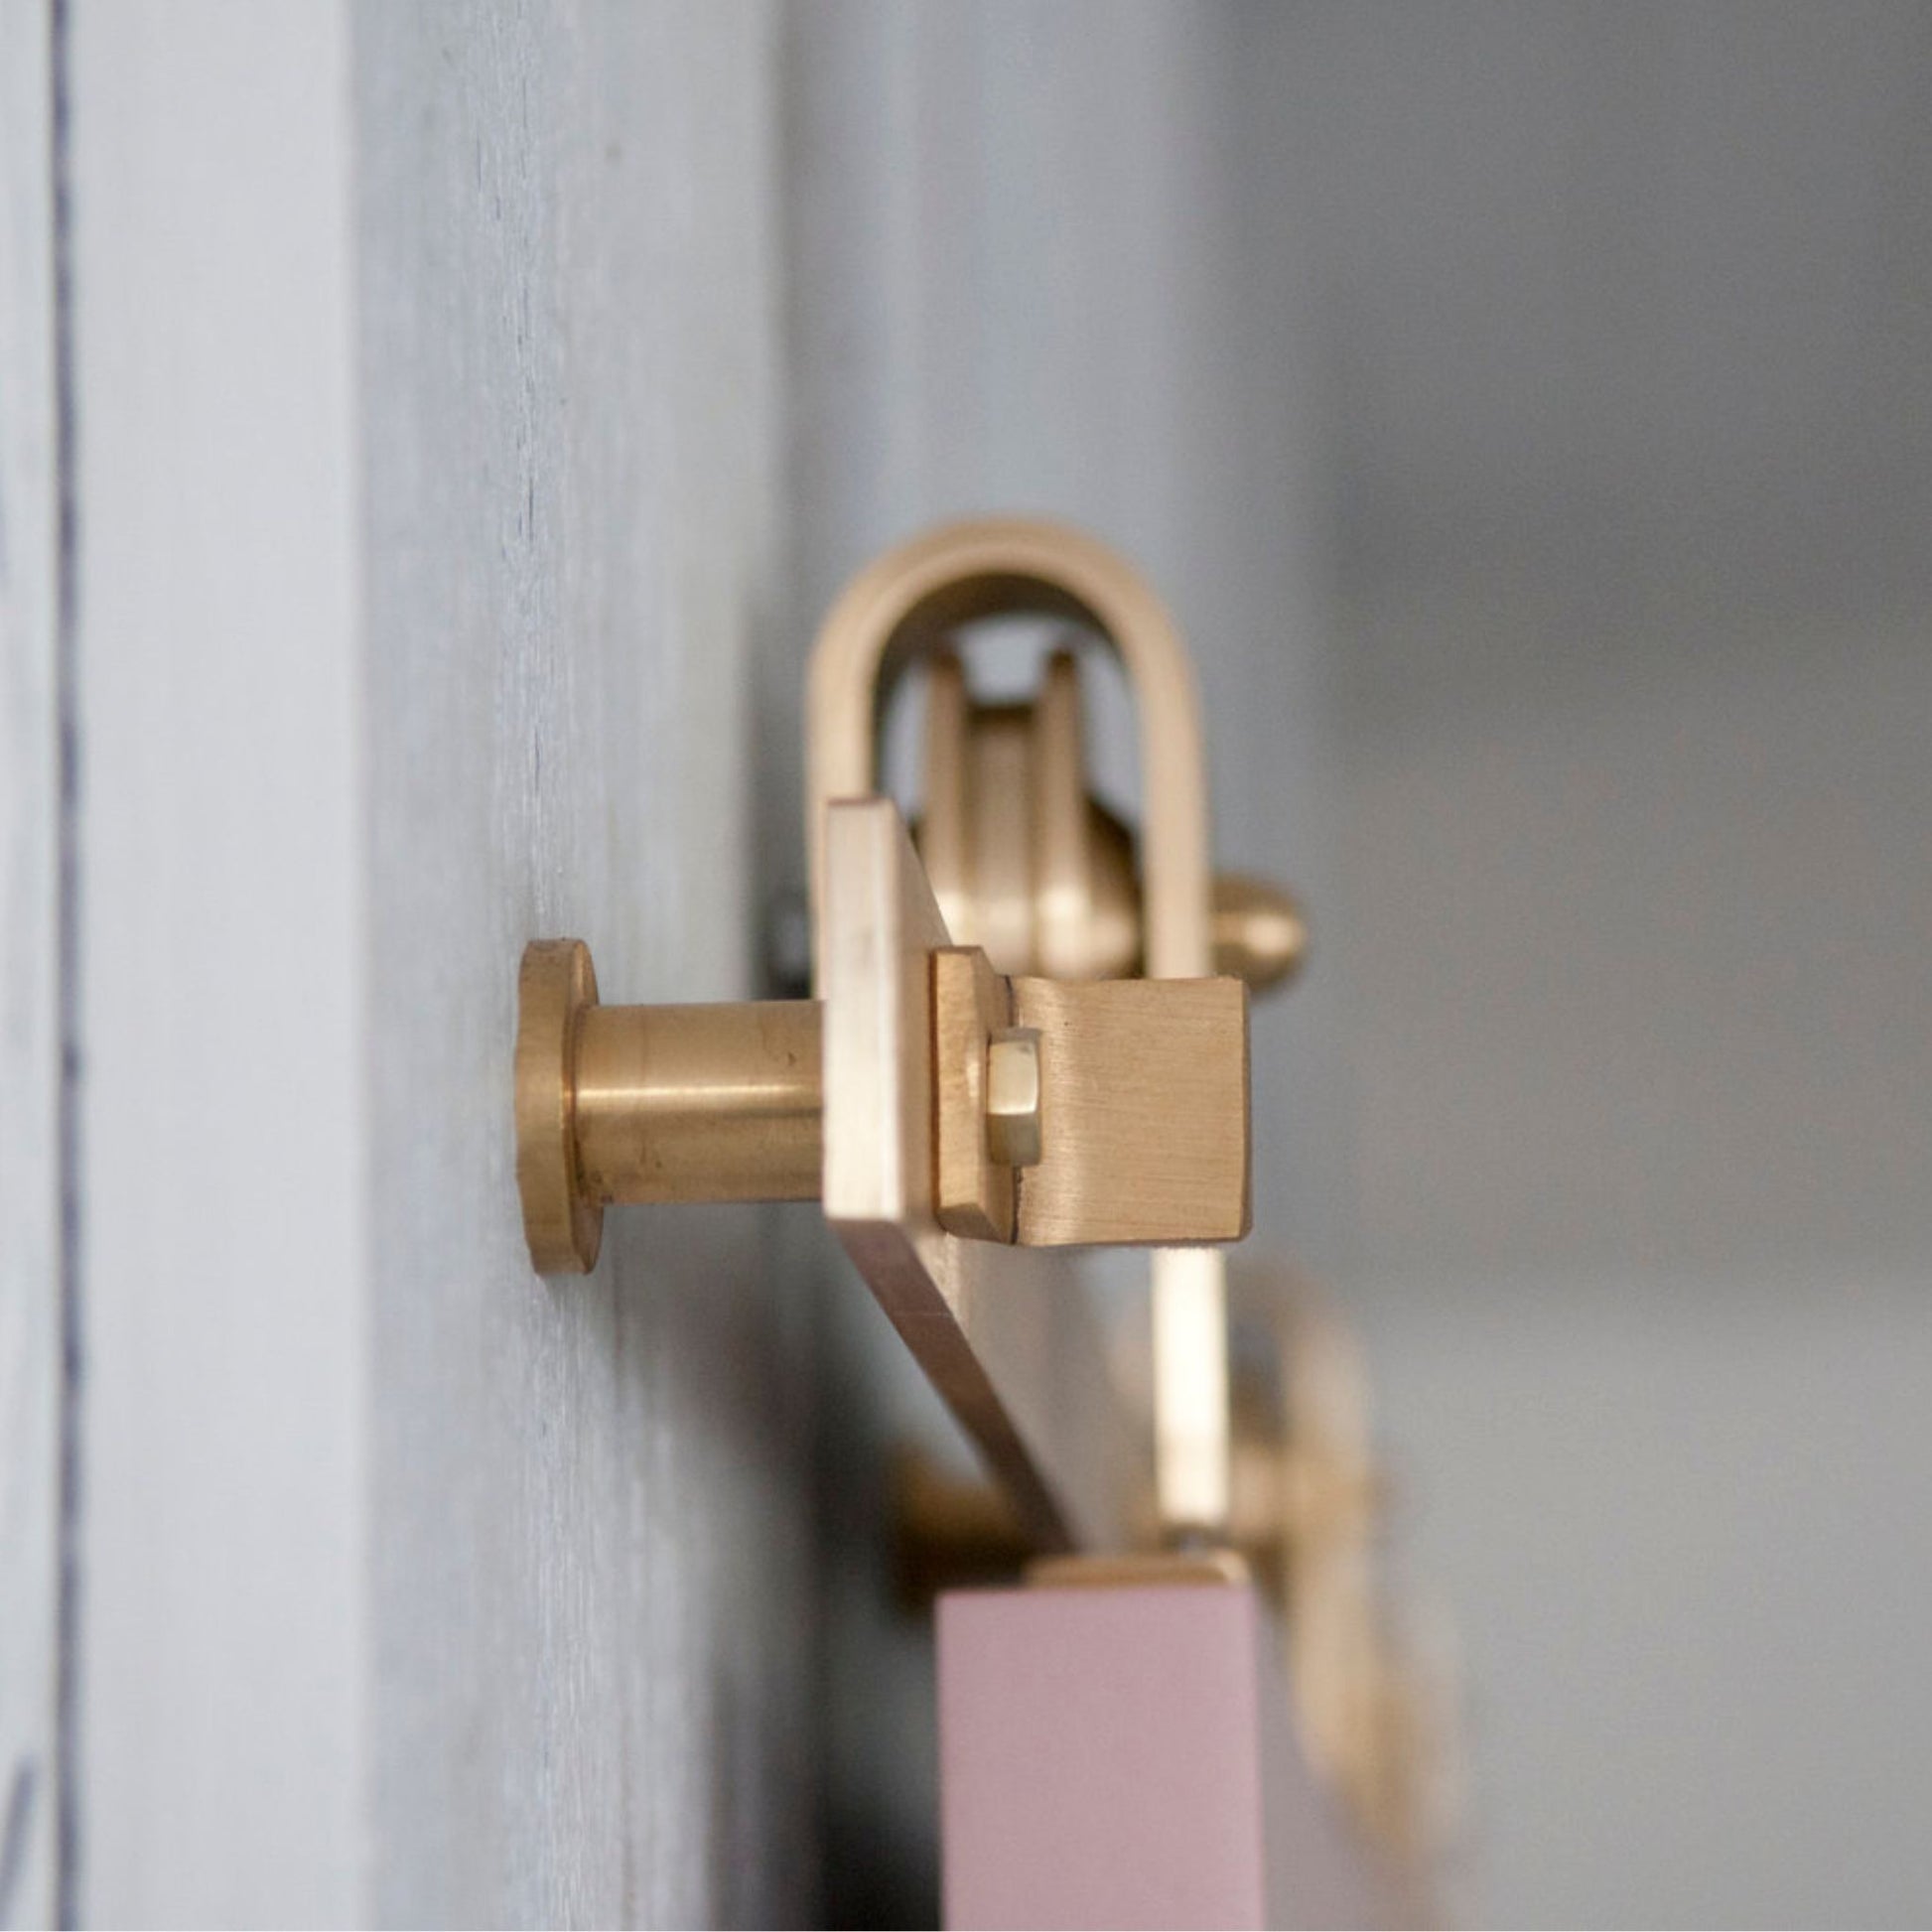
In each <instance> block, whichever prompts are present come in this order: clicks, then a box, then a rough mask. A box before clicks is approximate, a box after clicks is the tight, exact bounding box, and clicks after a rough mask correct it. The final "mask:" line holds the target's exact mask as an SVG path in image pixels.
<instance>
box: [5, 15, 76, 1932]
mask: <svg viewBox="0 0 1932 1932" xmlns="http://www.w3.org/2000/svg"><path fill="white" fill-rule="evenodd" d="M52 56H53V27H52V19H51V14H50V9H49V8H48V7H47V6H46V5H44V4H39V0H36V3H35V4H30V5H22V6H13V7H9V8H7V9H6V10H5V11H4V12H0V1579H4V1580H5V1581H4V1585H0V1598H4V1605H5V1607H4V1609H0V1925H40V1924H50V1923H52V1922H53V1920H54V1917H55V1915H56V1910H57V1889H56V1887H57V1878H56V1856H57V1854H56V1833H55V1826H56V1805H57V1795H56V1793H57V1784H56V1780H57V1775H58V1773H57V1742H56V1729H57V1710H56V1706H57V1688H56V1686H57V1678H58V1652H59V1642H60V1635H59V1605H60V1562H59V1543H60V1529H59V1520H60V1494H61V1472H60V1461H61V1406H60V1405H61V1172H60V1081H61V1036H62V1029H61V999H60V986H59V955H60V877H59V875H60V826H61V800H60V774H59V750H58V733H59V723H58V700H57V691H56V685H57V670H56V652H57V648H58V643H57V621H58V619H57V610H58V601H59V590H58V585H59V560H58V554H57V546H58V542H59V534H58V524H59V509H58V505H59V494H60V491H59V479H58V476H57V472H56V465H57V461H58V457H57V430H56V417H55V410H56V401H55V393H56V392H55V298H54V183H53V176H52V158H53V152H54V142H53V128H52V124H51V123H52V104H53V95H54V76H53V66H52Z"/></svg>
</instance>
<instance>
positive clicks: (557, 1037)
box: [516, 939, 604, 1275]
mask: <svg viewBox="0 0 1932 1932" xmlns="http://www.w3.org/2000/svg"><path fill="white" fill-rule="evenodd" d="M596 1005H597V971H596V969H595V968H594V967H593V966H592V964H591V949H590V947H588V946H587V945H585V943H584V942H583V940H581V939H532V940H531V941H530V943H529V944H528V945H527V946H525V947H524V948H523V964H522V966H521V968H520V969H519V970H518V973H517V980H516V1191H517V1193H518V1194H519V1195H520V1196H521V1198H522V1202H523V1238H524V1239H525V1240H526V1241H527V1242H528V1243H529V1244H530V1266H531V1267H532V1268H534V1269H535V1270H536V1271H537V1273H538V1274H539V1275H588V1274H589V1273H590V1272H591V1270H592V1269H593V1268H595V1267H596V1266H597V1254H598V1249H599V1248H600V1247H601V1246H602V1244H603V1240H604V1207H603V1204H602V1203H601V1202H599V1201H595V1200H592V1199H590V1198H589V1196H587V1195H586V1194H585V1192H584V1189H583V1185H582V1182H581V1181H580V1179H579V1177H578V1173H577V1035H578V1030H579V1027H580V1026H581V1024H582V1021H583V1017H584V1015H585V1013H586V1012H588V1011H589V1009H590V1008H592V1007H594V1006H596Z"/></svg>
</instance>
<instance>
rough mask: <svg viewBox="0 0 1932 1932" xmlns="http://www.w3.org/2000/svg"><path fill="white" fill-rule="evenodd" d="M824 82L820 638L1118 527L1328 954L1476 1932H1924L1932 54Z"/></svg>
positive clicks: (1614, 56)
mask: <svg viewBox="0 0 1932 1932" xmlns="http://www.w3.org/2000/svg"><path fill="white" fill-rule="evenodd" d="M785 56H786V69H785V71H786V89H787V114H788V134H787V150H786V165H787V178H788V181H789V183H790V185H791V189H792V195H791V202H790V207H791V215H790V229H789V232H788V235H787V246H788V251H789V258H790V261H791V264H792V267H791V275H790V282H789V294H788V298H787V299H788V304H789V314H788V317H787V324H788V332H789V340H790V343H791V345H792V347H791V353H792V358H793V368H792V371H791V381H792V394H793V396H794V398H795V405H796V406H795V416H794V422H793V438H792V450H793V455H792V466H793V483H794V489H793V511H794V515H795V519H796V521H795V523H794V530H795V556H794V570H795V573H796V575H797V578H798V580H799V595H800V596H801V598H802V599H804V600H805V602H807V603H808V604H809V605H810V606H812V607H813V608H822V607H823V605H824V604H825V602H826V601H828V599H829V597H830V596H831V594H832V592H833V591H834V590H835V588H836V586H837V584H838V582H839V581H840V580H841V579H842V578H843V576H844V575H845V574H846V573H847V572H848V571H849V570H850V569H851V568H853V567H854V566H855V565H856V564H858V563H859V562H861V561H863V559H864V558H865V556H867V555H868V554H869V553H870V552H871V551H872V550H873V549H874V548H876V547H877V546H878V545H879V544H880V543H883V542H886V541H889V540H891V539H892V538H894V537H897V536H898V535H901V534H903V533H905V532H906V531H908V530H910V529H911V528H914V527H916V526H917V525H918V524H920V523H922V522H924V521H926V520H928V519H929V518H930V517H932V516H935V515H939V514H945V513H950V512H954V511H960V510H967V509H980V508H989V507H1011V508H1016V509H1042V510H1050V511H1056V512H1059V513H1062V514H1066V515H1069V516H1072V517H1075V518H1077V519H1078V520H1080V521H1082V522H1085V523H1087V524H1088V525H1090V526H1091V527H1093V528H1095V529H1097V530H1098V531H1099V532H1100V533H1101V534H1103V535H1105V536H1107V537H1108V538H1110V539H1111V540H1113V541H1115V542H1117V543H1119V544H1121V545H1122V546H1124V547H1125V548H1127V549H1128V550H1129V551H1130V552H1131V553H1132V554H1133V555H1135V556H1136V557H1137V558H1138V559H1139V560H1140V561H1141V562H1142V563H1143V564H1144V565H1145V566H1146V567H1147V568H1148V569H1149V570H1150V571H1151V573H1152V574H1153V576H1154V577H1155V579H1156V581H1157V583H1158V584H1159V585H1160V586H1161V588H1162V589H1163V591H1164V592H1165V593H1166V594H1167V596H1168V597H1169V598H1170V600H1171V601H1172V602H1173V605H1174V606H1175V608H1176V610H1177V611H1178V613H1179V616H1180V618H1181V621H1182V623H1183V626H1184V627H1185V628H1186V629H1187V631H1188V632H1189V635H1190V638H1191V641H1192V643H1193V645H1194V648H1195V650H1196V652H1197V654H1198V656H1199V658H1200V661H1201V671H1202V678H1203V683H1204V687H1205V691H1206V696H1207V701H1208V714H1209V730H1210V735H1211V741H1212V744H1211V759H1212V769H1213V773H1214V781H1215V787H1216V792H1215V804H1216V809H1217V816H1218V836H1219V847H1220V857H1221V859H1222V861H1223V863H1225V864H1232V865H1240V866H1247V867H1251V868H1256V869H1265V870H1268V871H1271V872H1274V873H1277V874H1279V875H1282V876H1286V877H1288V878H1290V879H1293V880H1294V881H1295V882H1296V883H1297V884H1298V885H1299V886H1300V887H1301V888H1302V889H1303V891H1304V892H1305V893H1306V895H1307V897H1308V899H1309V901H1310V904H1311V909H1312V914H1313V918H1314V922H1315V930H1316V935H1317V951H1316V954H1315V958H1314V961H1313V964H1312V967H1311V973H1310V976H1309V979H1308V981H1307V983H1306V984H1305V985H1304V986H1303V987H1301V988H1299V989H1298V990H1297V991H1295V993H1294V994H1293V995H1292V996H1291V997H1290V998H1289V999H1288V1000H1287V1001H1286V1002H1284V1003H1282V1004H1280V1005H1277V1006H1274V1007H1271V1008H1268V1009H1264V1010H1262V1011H1261V1012H1259V1013H1258V1017H1257V1019H1258V1026H1257V1051H1258V1062H1257V1119H1256V1129H1257V1137H1258V1138H1257V1145H1258V1149H1259V1150H1260V1156H1261V1160H1262V1163H1263V1165H1262V1166H1261V1167H1260V1168H1259V1169H1258V1172H1257V1185H1258V1191H1259V1195H1260V1203H1259V1204H1260V1214H1261V1224H1260V1230H1259V1233H1258V1235H1257V1246H1258V1247H1260V1248H1262V1249H1264V1250H1271V1251H1273V1252H1276V1253H1280V1254H1287V1255H1293V1256H1295V1257H1296V1258H1298V1259H1299V1260H1300V1261H1302V1262H1303V1263H1305V1264H1306V1265H1308V1266H1309V1267H1310V1268H1311V1270H1312V1271H1313V1272H1315V1273H1316V1274H1317V1275H1318V1276H1319V1277H1320V1278H1321V1279H1323V1280H1324V1281H1325V1282H1326V1283H1327V1284H1328V1285H1329V1286H1330V1287H1331V1289H1332V1290H1333V1291H1334V1293H1335V1295H1336V1297H1337V1299H1338V1300H1339V1302H1340V1303H1341V1305H1342V1306H1343V1308H1344V1310H1345V1311H1347V1313H1348V1314H1349V1316H1350V1317H1351V1319H1352V1320H1353V1321H1354V1322H1355V1324H1356V1325H1357V1326H1358V1327H1359V1328H1360V1329H1361V1330H1362V1332H1363V1333H1364V1334H1365V1336H1366V1337H1367V1340H1368V1343H1369V1347H1370V1356H1371V1362H1372V1367H1373V1371H1374V1375H1375V1380H1376V1396H1377V1403H1378V1410H1379V1419H1380V1427H1381V1434H1382V1437H1383V1439H1384V1442H1385V1446H1386V1452H1387V1455H1388V1458H1389V1461H1390V1463H1391V1466H1392V1468H1393V1470H1394V1474H1395V1483H1396V1491H1397V1495H1398V1499H1399V1500H1398V1506H1397V1512H1396V1521H1395V1527H1394V1538H1393V1541H1394V1557H1395V1563H1396V1567H1397V1571H1398V1574H1399V1576H1400V1578H1401V1579H1402V1580H1403V1588H1404V1591H1405V1593H1406V1595H1407V1596H1408V1598H1409V1599H1410V1600H1411V1601H1414V1602H1417V1603H1419V1604H1421V1605H1423V1606H1424V1607H1425V1610H1427V1609H1428V1606H1430V1605H1432V1604H1438V1603H1440V1604H1441V1605H1442V1606H1444V1607H1445V1608H1446V1610H1447V1612H1448V1614H1449V1616H1450V1617H1451V1618H1452V1620H1453V1623H1454V1626H1455V1628H1456V1630H1457V1631H1458V1632H1459V1639H1458V1641H1459V1648H1460V1660H1461V1661H1460V1676H1461V1683H1462V1689H1463V1699H1464V1706H1465V1713H1464V1715H1465V1733H1466V1740H1467V1766H1468V1789H1467V1794H1466V1810H1465V1822H1464V1827H1463V1832H1462V1837H1461V1841H1460V1843H1459V1846H1458V1848H1457V1851H1456V1853H1455V1856H1454V1859H1453V1861H1452V1869H1451V1873H1450V1884H1449V1892H1450V1896H1451V1899H1452V1901H1453V1902H1454V1904H1455V1905H1456V1907H1457V1909H1458V1910H1459V1911H1460V1912H1461V1914H1462V1915H1463V1916H1465V1917H1468V1918H1475V1919H1494V1920H1499V1921H1503V1922H1511V1923H1516V1922H1529V1923H1565V1922H1578V1921H1584V1922H1592V1923H1654V1922H1665V1923H1668V1922H1681V1921H1696V1922H1716V1923H1731V1922H1772V1923H1792V1922H1798V1923H1808V1922H1823V1923H1835V1922H1848V1921H1849V1922H1858V1921H1869V1922H1923V1921H1924V1919H1925V1918H1926V1917H1927V1916H1928V1915H1932V1666H1928V1663H1927V1661H1926V1656H1925V1650H1924V1639H1923V1630H1922V1625H1923V1621H1924V1609H1925V1606H1926V1604H1927V1601H1928V1598H1932V1529H1929V1528H1928V1523H1927V1502H1928V1496H1929V1494H1932V1480H1929V1479H1928V1478H1929V1476H1932V1108H1929V1107H1928V1099H1932V964H1929V963H1928V962H1932V839H1928V829H1929V828H1932V774H1929V772H1928V758H1927V749H1928V738H1929V737H1932V621H1929V620H1932V596H1929V595H1928V583H1927V576H1926V567H1925V557H1926V537H1927V531H1928V528H1932V525H1929V524H1928V511H1932V9H1929V8H1927V7H1925V6H1922V5H1910V4H1891V5H1865V4H1845V3H1844V0H1835V3H1834V4H1832V5H1829V6H1828V5H1822V4H1821V5H1811V6H1786V5H1776V4H1761V3H1752V4H1745V3H1744V0H1728V3H1726V4H1716V5H1711V4H1702V5H1700V4H1693V5H1668V6H1667V5H1631V4H1614V5H1612V4H1592V5H1573V4H1542V5H1528V4H1522V5H1490V4H1470V3H1468V0H1430V3H1429V4H1410V5H1382V4H1364V3H1363V0H1333V4H1326V5H1218V6H1212V7H1207V6H1200V7H1193V6H1178V5H1174V6H1158V5H1123V4H1118V3H1117V0H1109V4H1104V5H1101V4H1052V5H1044V4H1039V5H1009V4H999V3H998V0H995V3H994V4H981V5H955V4H946V5H927V6H921V7H918V8H911V7H894V6H890V5H853V4H845V3H844V0H841V3H840V4H813V5H809V6H804V5H801V6H797V7H794V8H792V9H791V10H790V11H789V13H788V15H787V46H786V50H785ZM773 676H774V680H775V686H776V689H775V694H774V698H773V715H774V716H778V717H782V716H783V712H784V706H785V703H786V702H787V697H788V694H787V693H786V691H785V689H784V686H785V681H786V679H787V678H789V677H793V676H795V670H792V669H789V668H780V669H778V670H777V671H775V672H774V674H773ZM783 736H784V734H783V733H782V732H776V733H774V737H773V743H774V745H777V744H780V743H781V742H782V739H783ZM792 795H793V791H792V789H791V778H790V774H788V773H786V772H783V771H782V770H780V772H779V773H778V777H777V779H776V780H775V781H774V786H773V791H772V797H773V799H774V800H775V801H776V803H775V804H774V806H773V811H774V814H781V812H782V810H788V809H789V806H790V797H791V796H792ZM775 822H776V821H775V818H774V823H775ZM837 1299H838V1301H839V1305H840V1309H841V1311H842V1312H841V1314H840V1316H839V1318H840V1319H842V1320H847V1321H850V1322H851V1323H853V1324H855V1335H854V1337H853V1338H852V1340H851V1346H852V1347H853V1348H854V1349H855V1350H857V1351H858V1352H859V1353H861V1354H864V1353H867V1352H868V1351H871V1352H872V1353H873V1354H874V1355H875V1356H876V1357H877V1358H878V1366H879V1368H880V1371H881V1372H882V1373H884V1372H889V1371H890V1368H891V1363H890V1360H889V1357H890V1354H891V1351H890V1350H880V1349H876V1348H874V1343H875V1342H876V1341H877V1339H878V1337H877V1335H876V1334H874V1333H873V1331H872V1330H871V1329H869V1328H868V1327H867V1325H866V1324H867V1323H868V1322H869V1321H870V1320H871V1315H870V1311H868V1310H866V1309H865V1308H863V1307H862V1306H861V1298H857V1297H840V1298H837ZM848 1305H849V1306H848ZM918 1400H919V1398H918V1396H917V1394H916V1392H914V1391H911V1390H908V1391H907V1392H906V1397H905V1405H906V1406H905V1414H907V1415H910V1414H912V1413H914V1412H915V1411H916V1410H917V1407H918ZM901 1420H902V1418H901ZM894 1427H897V1422H895V1421H889V1422H888V1423H886V1424H882V1425H881V1428H882V1432H883V1433H887V1434H890V1433H891V1430H892V1428H894ZM830 1621H831V1623H832V1627H833V1630H834V1638H833V1641H834V1646H835V1650H836V1647H837V1645H838V1644H839V1643H840V1642H843V1641H848V1638H846V1637H841V1636H840V1635H839V1634H838V1633H839V1630H840V1628H841V1624H840V1619H838V1618H836V1617H834V1618H833V1619H831V1620H830ZM853 1627H855V1628H856V1626H853ZM849 1641H851V1642H852V1643H853V1644H854V1646H855V1649H854V1653H853V1654H854V1658H855V1659H856V1660H861V1661H863V1663H864V1665H865V1668H866V1669H867V1670H868V1671H869V1672H870V1677H869V1683H870V1686H871V1688H870V1690H869V1691H868V1692H867V1693H866V1694H865V1696H862V1697H861V1698H860V1699H859V1701H858V1703H857V1704H856V1705H854V1706H853V1707H852V1712H851V1715H850V1716H849V1717H848V1719H847V1720H846V1721H845V1722H846V1725H847V1729H848V1733H849V1734H848V1737H847V1746H848V1748H849V1749H850V1750H851V1751H853V1752H856V1754H857V1756H858V1757H860V1758H863V1757H864V1756H865V1752H866V1746H865V1744H864V1742H863V1735H864V1734H868V1733H869V1730H870V1727H871V1726H872V1725H873V1722H874V1720H875V1719H876V1717H877V1715H878V1709H879V1703H878V1701H879V1700H880V1699H882V1698H884V1697H885V1695H886V1693H885V1691H884V1690H883V1689H882V1688H881V1686H882V1684H883V1683H884V1682H885V1679H886V1677H888V1676H889V1675H890V1673H885V1672H882V1669H881V1666H880V1662H879V1657H880V1652H879V1650H878V1648H877V1646H876V1645H874V1646H873V1647H872V1648H870V1649H868V1648H867V1647H866V1643H867V1641H868V1640H864V1639H862V1638H860V1637H857V1636H853V1637H851V1638H850V1639H849ZM904 1668H905V1669H906V1670H907V1671H909V1672H913V1673H916V1670H917V1668H918V1665H917V1663H916V1660H914V1661H910V1662H907V1663H906V1664H905V1665H904ZM833 1683H834V1689H835V1691H836V1690H837V1689H838V1687H839V1684H840V1674H839V1669H838V1666H837V1660H836V1657H835V1660H834V1669H833ZM868 1699H870V1700H871V1702H868V1701H867V1700H868ZM912 1702H913V1703H916V1699H914V1700H912ZM838 1722H840V1721H839V1720H838V1719H837V1717H836V1715H835V1724H836V1723H838ZM855 1740H859V1741H855ZM855 1775H856V1777H857V1780H858V1782H859V1783H860V1784H861V1785H863V1784H864V1783H865V1781H866V1778H867V1776H868V1773H867V1772H866V1770H865V1769H864V1767H863V1765H862V1766H861V1767H860V1769H859V1770H858V1771H857V1772H856V1773H855ZM870 1775H871V1777H872V1779H873V1781H874V1783H875V1785H876V1786H877V1787H878V1788H877V1789H875V1791H874V1792H873V1794H872V1801H871V1805H870V1808H869V1813H868V1817H869V1824H868V1829H869V1830H870V1829H873V1828H874V1827H876V1825H877V1821H878V1819H879V1818H880V1817H882V1816H889V1815H890V1814H891V1813H892V1812H893V1809H894V1806H895V1804H897V1806H898V1807H899V1809H900V1810H901V1812H902V1813H903V1815H904V1816H905V1817H906V1818H907V1820H908V1821H915V1820H916V1819H917V1817H919V1816H920V1815H921V1807H922V1806H923V1805H924V1804H925V1803H927V1802H928V1801H929V1793H927V1792H925V1791H923V1790H922V1789H921V1788H920V1786H919V1781H918V1779H917V1778H916V1777H908V1776H907V1775H906V1773H905V1771H904V1766H903V1760H902V1759H900V1760H898V1761H897V1763H894V1762H892V1761H888V1760H887V1759H885V1758H883V1757H882V1758H881V1759H880V1761H879V1762H877V1763H876V1764H875V1765H874V1766H873V1769H872V1772H871V1773H870ZM906 1829H907V1833H908V1836H910V1837H915V1836H916V1825H915V1823H910V1822H909V1823H908V1825H907V1828H906ZM890 1836H891V1834H890V1833H885V1834H883V1835H881V1836H876V1837H874V1838H873V1839H872V1841H871V1843H872V1845H873V1847H874V1849H875V1851H877V1849H878V1847H879V1846H881V1845H882V1844H885V1843H887V1842H888V1841H889V1840H890ZM835 1867H836V1857H835ZM833 1882H834V1892H835V1896H836V1892H837V1871H836V1868H835V1870H834V1873H833Z"/></svg>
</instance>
